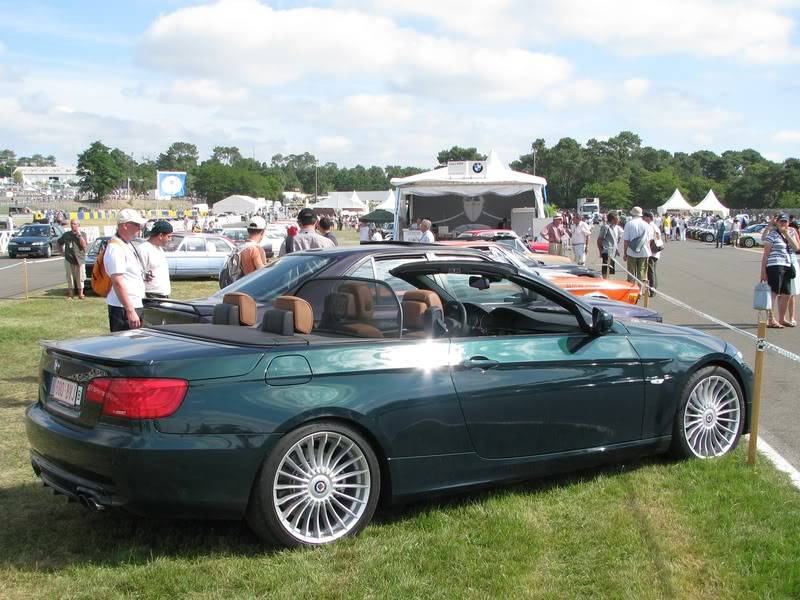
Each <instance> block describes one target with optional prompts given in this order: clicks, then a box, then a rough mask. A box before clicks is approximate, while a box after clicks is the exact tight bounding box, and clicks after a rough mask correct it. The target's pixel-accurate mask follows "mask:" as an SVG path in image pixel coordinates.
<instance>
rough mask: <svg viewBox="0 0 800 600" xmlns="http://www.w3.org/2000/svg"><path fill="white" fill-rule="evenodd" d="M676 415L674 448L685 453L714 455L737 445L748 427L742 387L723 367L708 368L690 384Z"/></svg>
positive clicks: (697, 374) (728, 450) (690, 381)
mask: <svg viewBox="0 0 800 600" xmlns="http://www.w3.org/2000/svg"><path fill="white" fill-rule="evenodd" d="M685 390H686V392H688V393H685V395H684V399H683V402H682V404H681V410H679V411H678V415H677V417H676V424H675V425H676V427H675V429H676V431H675V433H674V435H675V436H676V437H677V439H675V440H673V442H674V444H673V448H674V449H676V450H677V451H678V453H680V454H683V455H684V456H696V457H698V458H712V457H716V456H722V455H723V454H726V453H727V452H730V451H731V450H732V449H733V448H735V447H736V444H737V443H738V441H739V437H740V436H741V434H742V429H743V426H744V405H743V396H742V392H741V388H740V387H739V383H738V381H736V379H735V378H734V377H732V376H731V374H730V373H729V372H728V371H726V370H725V369H722V368H720V367H707V368H705V369H702V370H700V371H699V372H698V373H696V374H695V375H694V376H693V377H692V378H691V379H690V380H689V382H688V383H687V385H686V388H685Z"/></svg>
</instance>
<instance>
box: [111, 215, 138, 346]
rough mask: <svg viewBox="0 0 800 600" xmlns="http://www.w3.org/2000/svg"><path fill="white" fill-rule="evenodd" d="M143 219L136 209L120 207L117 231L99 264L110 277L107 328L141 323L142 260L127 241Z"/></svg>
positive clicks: (113, 328) (134, 327)
mask: <svg viewBox="0 0 800 600" xmlns="http://www.w3.org/2000/svg"><path fill="white" fill-rule="evenodd" d="M146 222H147V219H145V218H143V217H142V215H140V214H139V213H138V212H137V211H135V210H133V209H132V208H124V209H122V210H121V211H119V213H118V214H117V234H116V235H115V236H114V237H112V238H111V239H110V240H108V245H107V246H106V251H105V255H104V257H103V266H104V267H105V270H106V273H108V276H109V277H110V278H111V292H109V294H108V297H107V298H106V303H107V304H108V322H109V325H110V327H111V331H125V330H127V329H136V328H137V327H141V326H142V318H144V308H142V298H144V293H145V291H144V275H143V274H142V262H141V260H139V255H138V252H137V250H136V248H134V246H133V244H131V241H132V240H133V238H135V237H136V236H137V235H138V234H139V232H140V231H141V229H142V226H143V225H144V224H145V223H146Z"/></svg>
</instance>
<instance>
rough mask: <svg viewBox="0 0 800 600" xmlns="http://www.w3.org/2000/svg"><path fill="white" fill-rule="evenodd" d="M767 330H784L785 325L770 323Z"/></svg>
mask: <svg viewBox="0 0 800 600" xmlns="http://www.w3.org/2000/svg"><path fill="white" fill-rule="evenodd" d="M767 329H783V325H780V324H778V323H769V324H768V325H767Z"/></svg>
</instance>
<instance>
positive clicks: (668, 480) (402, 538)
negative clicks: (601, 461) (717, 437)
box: [0, 282, 800, 599]
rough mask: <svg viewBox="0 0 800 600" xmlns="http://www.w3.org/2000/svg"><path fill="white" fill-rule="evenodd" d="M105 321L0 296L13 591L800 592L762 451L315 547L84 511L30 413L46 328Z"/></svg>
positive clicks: (610, 473)
mask: <svg viewBox="0 0 800 600" xmlns="http://www.w3.org/2000/svg"><path fill="white" fill-rule="evenodd" d="M174 289H175V296H176V297H181V298H190V297H198V296H205V295H208V294H209V293H211V292H212V291H213V290H214V289H215V284H214V282H202V283H195V282H177V283H176V284H175V285H174ZM106 330H107V322H106V309H105V304H104V302H103V301H102V299H97V298H91V299H87V300H84V301H82V302H78V301H72V302H69V301H66V300H64V301H63V302H62V301H57V300H54V299H53V298H48V299H32V300H30V301H28V302H24V301H11V302H6V303H4V304H2V305H0V348H1V350H0V353H1V354H0V514H2V515H3V517H2V521H0V581H2V582H3V587H2V591H0V596H2V597H4V598H6V597H7V598H29V597H37V598H38V597H53V598H55V597H59V598H98V597H102V598H115V597H119V598H128V597H137V598H139V597H142V598H164V597H179V596H180V597H184V596H190V597H194V598H219V597H260V596H269V597H276V598H296V597H314V598H416V597H429V598H487V597H492V598H494V597H497V598H528V597H533V598H579V597H580V598H583V597H604V598H637V599H638V598H665V597H678V598H796V597H800V566H798V557H800V494H798V493H797V491H796V490H795V489H794V488H792V487H791V486H790V485H789V484H788V480H787V478H786V477H785V476H783V475H782V474H780V473H778V472H776V471H775V470H774V469H773V468H772V467H771V466H770V465H769V464H768V463H767V462H766V461H765V460H763V459H762V460H760V461H759V464H758V466H757V467H756V468H754V469H750V468H748V467H747V466H746V465H745V460H744V452H743V450H740V451H737V452H736V453H734V454H732V455H730V456H728V457H725V458H724V459H722V460H716V461H688V462H669V461H666V460H663V459H659V458H655V459H647V460H642V461H638V462H633V463H629V464H625V465H615V466H612V467H608V468H605V469H597V470H592V471H587V472H583V473H579V474H575V475H571V476H562V477H554V478H549V479H545V480H540V481H537V482H534V483H531V484H527V485H521V486H513V487H505V488H500V489H496V490H492V491H489V492H481V493H475V494H472V495H468V496H461V497H459V498H455V499H450V500H446V501H427V502H421V503H418V504H415V505H412V506H407V507H403V508H399V509H391V510H384V511H382V512H380V513H379V515H378V518H377V519H376V521H375V523H374V524H373V525H371V526H370V527H368V528H367V530H366V531H365V532H364V533H363V534H362V535H361V536H359V537H358V538H356V539H349V540H344V541H342V542H340V543H338V544H335V545H333V546H331V547H326V548H320V549H317V550H300V551H283V550H275V549H271V548H265V547H264V546H262V545H261V544H260V543H259V542H258V541H257V540H256V539H255V537H254V536H253V535H252V534H250V533H249V531H248V530H247V529H246V528H245V527H244V526H243V525H242V524H240V523H226V522H210V521H159V520H144V519H135V518H131V517H128V516H126V515H123V514H115V513H101V514H90V513H88V512H86V511H84V510H83V509H82V508H80V507H79V506H77V505H76V504H66V503H65V502H64V499H63V498H60V497H53V496H51V495H50V493H49V492H48V491H47V490H44V489H43V488H41V487H39V486H38V485H37V482H36V480H35V478H34V476H33V473H32V472H31V469H30V466H29V464H28V457H27V446H26V440H25V434H24V423H23V413H24V409H25V407H26V406H27V405H28V404H29V403H30V402H31V399H32V395H33V393H34V391H35V387H36V378H37V373H36V369H37V364H38V360H39V348H38V345H37V342H38V340H40V339H44V338H51V339H54V338H66V337H73V336H81V335H91V334H95V333H103V332H105V331H106Z"/></svg>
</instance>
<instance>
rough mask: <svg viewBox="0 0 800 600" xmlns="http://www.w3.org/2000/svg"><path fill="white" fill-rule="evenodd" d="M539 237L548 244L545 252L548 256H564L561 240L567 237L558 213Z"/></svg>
mask: <svg viewBox="0 0 800 600" xmlns="http://www.w3.org/2000/svg"><path fill="white" fill-rule="evenodd" d="M541 236H542V238H544V240H545V241H546V242H547V243H548V244H549V245H548V249H547V251H548V252H549V253H550V254H557V255H559V256H563V255H564V243H563V240H564V237H566V236H567V230H566V228H565V227H564V217H563V216H561V214H560V213H557V214H556V215H555V216H554V217H553V222H552V223H548V225H547V227H545V228H544V229H542V231H541Z"/></svg>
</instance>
